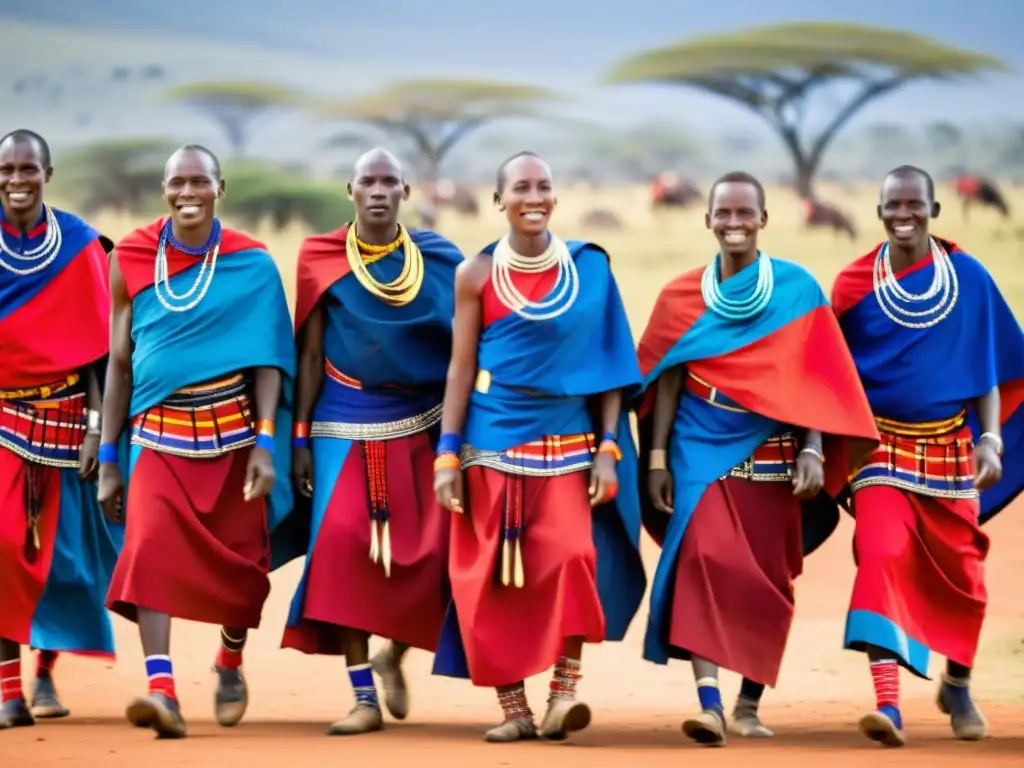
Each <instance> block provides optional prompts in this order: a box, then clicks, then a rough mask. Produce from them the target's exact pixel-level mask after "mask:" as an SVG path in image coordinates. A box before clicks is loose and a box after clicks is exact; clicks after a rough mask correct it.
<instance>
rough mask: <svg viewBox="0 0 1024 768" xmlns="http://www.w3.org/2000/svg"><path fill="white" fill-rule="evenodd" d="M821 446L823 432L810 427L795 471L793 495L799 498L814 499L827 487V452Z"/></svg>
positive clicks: (805, 435)
mask: <svg viewBox="0 0 1024 768" xmlns="http://www.w3.org/2000/svg"><path fill="white" fill-rule="evenodd" d="M821 446H822V436H821V432H820V431H819V430H817V429H808V430H807V431H806V433H805V434H804V444H803V447H802V448H801V449H800V452H799V453H798V454H797V457H796V467H795V471H794V473H793V495H794V496H796V497H797V498H799V499H813V498H814V497H815V496H817V495H818V494H819V493H821V489H822V488H824V487H825V454H824V452H823V451H822V447H821Z"/></svg>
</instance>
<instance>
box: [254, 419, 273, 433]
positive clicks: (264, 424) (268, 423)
mask: <svg viewBox="0 0 1024 768" xmlns="http://www.w3.org/2000/svg"><path fill="white" fill-rule="evenodd" d="M256 434H257V435H266V436H267V437H273V436H274V421H273V419H260V420H259V421H257V422H256Z"/></svg>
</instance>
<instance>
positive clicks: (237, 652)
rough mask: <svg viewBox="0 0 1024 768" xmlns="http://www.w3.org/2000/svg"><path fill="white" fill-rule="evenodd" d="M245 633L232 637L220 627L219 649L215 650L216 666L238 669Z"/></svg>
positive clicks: (240, 663)
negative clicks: (238, 636) (239, 636)
mask: <svg viewBox="0 0 1024 768" xmlns="http://www.w3.org/2000/svg"><path fill="white" fill-rule="evenodd" d="M246 639H247V635H242V637H241V638H234V637H231V636H230V635H228V633H227V632H225V631H224V628H223V627H221V630H220V650H219V651H217V666H218V667H220V668H221V669H239V668H240V667H241V666H242V650H243V649H244V648H245V641H246Z"/></svg>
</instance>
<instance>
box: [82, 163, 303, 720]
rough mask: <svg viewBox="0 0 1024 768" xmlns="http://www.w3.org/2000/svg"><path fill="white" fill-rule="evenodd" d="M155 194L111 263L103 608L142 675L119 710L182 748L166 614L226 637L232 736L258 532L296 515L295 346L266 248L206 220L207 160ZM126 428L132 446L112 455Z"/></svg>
mask: <svg viewBox="0 0 1024 768" xmlns="http://www.w3.org/2000/svg"><path fill="white" fill-rule="evenodd" d="M163 193H164V199H165V201H166V203H167V206H168V208H169V209H170V216H168V217H164V218H161V219H158V220H157V221H156V222H154V223H152V224H150V225H149V226H147V227H143V228H141V229H138V230H136V231H134V232H132V233H131V234H129V235H128V236H127V237H126V238H125V239H123V240H122V241H121V242H119V243H118V244H117V246H116V248H115V250H114V253H113V255H112V257H111V259H110V285H111V293H112V296H113V305H114V311H113V320H112V325H111V343H110V360H109V362H108V365H107V378H106V383H107V390H106V393H105V395H104V401H103V437H102V444H101V446H100V488H99V498H100V502H101V503H102V504H103V505H104V508H105V509H106V510H107V511H108V514H111V515H113V514H116V510H117V508H118V505H119V502H120V501H121V500H122V499H123V503H124V509H125V516H126V532H125V544H124V549H123V550H122V553H121V556H120V558H119V559H118V563H117V568H116V569H115V571H114V576H113V579H112V582H111V585H110V592H109V595H108V598H107V605H108V607H109V608H110V609H111V610H112V611H114V612H116V613H118V614H120V615H121V616H123V617H125V618H127V619H129V620H131V621H135V622H137V623H138V626H139V635H140V636H141V639H142V648H143V652H144V653H145V656H146V674H147V676H148V678H149V693H148V695H146V696H144V697H141V698H138V699H135V700H133V701H132V702H131V703H130V704H129V705H128V709H127V712H126V715H127V717H128V720H129V721H130V722H132V723H133V724H134V725H137V726H148V727H152V728H153V729H154V730H156V732H157V734H158V735H160V736H163V737H182V736H184V735H185V731H186V728H185V721H184V719H183V717H182V714H181V708H180V706H179V704H178V698H177V694H176V691H175V684H174V675H173V670H172V665H171V659H170V656H169V649H170V635H171V617H177V618H182V619H188V620H191V621H200V622H204V623H209V624H217V625H220V626H221V639H222V643H221V649H220V653H219V655H218V656H217V660H216V663H215V669H216V673H217V679H218V685H217V692H216V694H215V697H214V702H215V715H216V718H217V722H219V723H220V724H221V725H224V726H232V725H235V724H236V723H238V722H239V721H240V720H241V718H242V715H243V714H244V712H245V708H246V704H247V702H248V694H247V689H246V684H245V679H244V678H243V677H242V673H241V666H242V648H243V646H244V644H245V640H246V636H247V631H248V630H249V629H253V628H256V627H258V626H259V623H260V616H261V613H262V610H263V603H264V601H265V600H266V597H267V594H268V593H269V591H270V581H269V579H268V578H267V574H268V571H269V569H270V552H271V550H270V536H269V535H268V533H271V532H273V531H274V529H275V528H276V527H277V525H278V524H279V523H280V522H281V520H282V519H283V517H284V516H285V515H287V514H288V513H289V512H290V511H291V507H292V504H291V501H292V494H291V486H290V484H289V483H288V482H287V478H288V474H289V471H290V466H291V461H290V459H291V456H290V453H289V452H288V450H287V448H288V435H289V434H290V429H291V416H290V410H289V409H290V396H291V393H292V389H293V387H292V377H293V376H294V372H295V345H294V342H293V339H292V334H291V318H290V316H289V313H288V304H287V301H286V299H285V293H284V286H283V285H282V283H281V276H280V274H279V273H278V271H277V267H276V265H275V264H274V260H273V258H272V257H271V255H270V254H269V253H268V252H267V249H266V246H264V245H263V244H262V243H258V242H256V241H254V240H252V239H251V238H249V237H248V236H246V235H244V234H242V233H241V232H236V231H234V230H231V229H227V228H226V227H222V226H221V224H220V221H219V220H218V219H217V218H216V215H215V206H216V204H217V200H218V199H219V198H220V197H221V196H222V195H223V193H224V180H223V179H222V177H221V172H220V164H219V163H218V162H217V159H216V157H214V155H213V154H212V153H211V152H210V151H209V150H207V149H205V148H203V147H198V146H192V145H190V146H186V147H183V148H182V149H180V150H178V151H177V152H175V153H174V155H172V156H171V158H170V160H168V161H167V166H166V169H165V172H164V182H163ZM126 422H128V423H126ZM126 426H128V427H129V431H130V435H131V438H130V443H131V450H130V454H129V455H127V456H119V452H118V446H119V443H120V438H121V433H122V430H123V429H124V428H125V427H126ZM282 433H283V435H284V438H283V439H282V440H279V441H278V442H279V443H280V445H278V444H276V442H275V434H277V435H281V434H282ZM121 466H126V467H127V475H128V476H127V478H125V477H124V476H123V475H122V470H121ZM126 486H127V490H126Z"/></svg>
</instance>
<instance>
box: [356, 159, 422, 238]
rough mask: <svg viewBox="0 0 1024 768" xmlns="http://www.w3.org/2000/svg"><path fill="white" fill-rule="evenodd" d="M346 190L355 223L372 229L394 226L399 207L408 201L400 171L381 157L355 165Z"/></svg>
mask: <svg viewBox="0 0 1024 768" xmlns="http://www.w3.org/2000/svg"><path fill="white" fill-rule="evenodd" d="M348 188H349V192H350V193H351V194H352V200H353V202H355V204H356V221H357V222H358V223H359V224H364V225H366V226H370V227H374V228H377V227H381V228H384V227H392V226H396V225H397V224H398V209H399V206H400V205H401V203H402V201H403V200H407V199H408V198H409V186H408V185H407V184H405V183H404V182H403V181H402V170H401V168H399V167H398V165H397V164H396V162H395V161H394V159H392V158H390V157H388V156H387V155H384V154H379V155H375V156H371V157H369V158H367V159H366V160H365V161H363V162H361V163H359V164H357V165H356V168H355V173H354V174H353V178H352V181H351V182H350V183H349V185H348Z"/></svg>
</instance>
